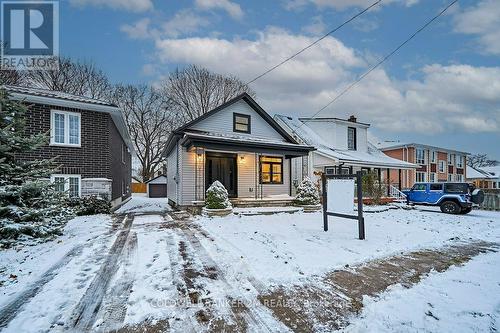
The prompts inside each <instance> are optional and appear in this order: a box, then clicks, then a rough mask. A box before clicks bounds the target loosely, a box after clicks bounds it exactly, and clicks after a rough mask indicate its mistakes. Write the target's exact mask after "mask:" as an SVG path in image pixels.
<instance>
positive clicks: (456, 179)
mask: <svg viewBox="0 0 500 333" xmlns="http://www.w3.org/2000/svg"><path fill="white" fill-rule="evenodd" d="M455 181H456V182H459V183H462V182H463V181H464V175H455Z"/></svg>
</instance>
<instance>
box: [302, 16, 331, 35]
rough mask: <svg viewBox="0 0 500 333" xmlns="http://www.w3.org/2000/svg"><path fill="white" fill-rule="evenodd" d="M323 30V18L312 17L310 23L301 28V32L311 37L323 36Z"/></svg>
mask: <svg viewBox="0 0 500 333" xmlns="http://www.w3.org/2000/svg"><path fill="white" fill-rule="evenodd" d="M325 29H326V24H325V23H324V22H323V18H322V17H321V16H314V17H313V18H312V21H311V23H310V24H309V25H306V26H305V27H303V28H302V30H303V31H305V32H307V33H309V34H311V35H320V34H323V32H324V31H325Z"/></svg>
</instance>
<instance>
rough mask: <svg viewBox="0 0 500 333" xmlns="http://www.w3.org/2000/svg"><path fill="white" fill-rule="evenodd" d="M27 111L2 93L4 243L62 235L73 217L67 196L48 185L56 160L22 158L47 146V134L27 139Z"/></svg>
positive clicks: (0, 226) (0, 222)
mask: <svg viewBox="0 0 500 333" xmlns="http://www.w3.org/2000/svg"><path fill="white" fill-rule="evenodd" d="M26 111H27V108H26V107H25V106H24V105H22V104H20V103H18V102H16V101H13V100H11V99H9V96H8V95H7V92H6V91H5V89H0V243H1V244H2V245H4V246H8V245H9V244H10V243H12V242H13V241H14V240H16V239H18V238H19V237H21V236H31V237H48V236H50V235H53V234H59V233H60V232H61V229H62V227H63V226H64V224H65V222H66V221H67V220H68V217H69V216H70V211H69V210H68V209H66V208H65V204H64V199H65V198H64V196H63V195H62V194H60V193H57V192H56V191H55V190H54V187H53V186H52V185H51V184H50V182H49V181H48V178H49V177H50V174H52V173H54V171H55V169H56V167H57V166H56V165H55V163H54V161H53V160H33V159H31V160H29V161H28V160H26V161H24V160H23V159H22V155H23V154H26V153H30V152H33V151H34V150H36V149H37V148H39V147H41V146H42V145H44V144H46V143H47V139H48V138H47V135H46V134H45V133H41V134H34V135H27V134H26V132H25V115H26Z"/></svg>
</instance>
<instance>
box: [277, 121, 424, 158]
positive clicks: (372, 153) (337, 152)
mask: <svg viewBox="0 0 500 333" xmlns="http://www.w3.org/2000/svg"><path fill="white" fill-rule="evenodd" d="M274 117H275V118H276V119H277V120H278V121H281V122H282V123H283V124H284V125H286V127H287V128H288V129H289V130H290V132H292V133H291V134H292V136H294V137H296V139H298V140H299V141H301V142H303V143H305V144H307V145H311V146H314V147H315V148H316V149H317V152H318V153H319V154H322V155H326V156H327V157H329V158H331V159H334V160H337V161H340V162H347V163H354V164H369V165H374V166H386V167H399V168H401V167H402V168H415V165H414V164H412V163H408V162H404V161H401V160H398V159H395V158H392V157H389V156H387V155H385V154H384V153H383V152H381V151H380V150H379V149H377V147H375V146H374V145H373V144H371V143H369V142H368V151H367V152H361V151H356V150H342V149H335V148H334V147H331V146H330V145H329V143H328V142H326V141H325V140H324V139H323V138H321V137H320V136H319V135H318V134H316V132H314V131H313V130H312V129H311V128H310V127H308V126H307V125H306V124H305V123H303V122H302V121H300V120H299V119H297V118H294V117H289V116H284V115H279V114H277V115H275V116H274Z"/></svg>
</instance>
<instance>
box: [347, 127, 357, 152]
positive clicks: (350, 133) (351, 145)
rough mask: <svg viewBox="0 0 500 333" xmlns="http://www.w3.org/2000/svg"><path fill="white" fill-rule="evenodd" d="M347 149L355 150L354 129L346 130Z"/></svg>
mask: <svg viewBox="0 0 500 333" xmlns="http://www.w3.org/2000/svg"><path fill="white" fill-rule="evenodd" d="M347 149H349V150H356V128H355V127H348V128H347Z"/></svg>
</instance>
